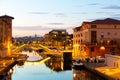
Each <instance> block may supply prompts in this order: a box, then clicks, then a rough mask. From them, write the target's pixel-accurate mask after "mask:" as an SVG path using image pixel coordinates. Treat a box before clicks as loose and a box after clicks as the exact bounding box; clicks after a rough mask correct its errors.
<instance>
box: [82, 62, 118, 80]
mask: <svg viewBox="0 0 120 80" xmlns="http://www.w3.org/2000/svg"><path fill="white" fill-rule="evenodd" d="M84 66H85V68H86V69H88V70H90V71H92V72H93V73H95V74H98V75H100V76H102V77H104V78H105V79H106V80H120V69H119V68H112V67H109V66H107V65H106V64H104V63H84Z"/></svg>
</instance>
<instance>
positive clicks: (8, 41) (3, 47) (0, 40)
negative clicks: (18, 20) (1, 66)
mask: <svg viewBox="0 0 120 80" xmlns="http://www.w3.org/2000/svg"><path fill="white" fill-rule="evenodd" d="M12 19H14V18H13V17H10V16H7V15H4V16H0V57H6V56H9V55H11V46H12Z"/></svg>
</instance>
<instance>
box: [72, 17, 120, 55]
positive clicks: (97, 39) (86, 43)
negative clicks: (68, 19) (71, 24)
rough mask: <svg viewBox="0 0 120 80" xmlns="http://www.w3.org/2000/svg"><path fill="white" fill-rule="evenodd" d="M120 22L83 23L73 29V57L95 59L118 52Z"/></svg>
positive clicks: (119, 46)
mask: <svg viewBox="0 0 120 80" xmlns="http://www.w3.org/2000/svg"><path fill="white" fill-rule="evenodd" d="M119 36H120V20H115V19H111V18H106V19H103V20H95V21H92V22H83V23H82V25H81V26H79V27H76V28H74V29H73V44H74V45H73V47H74V49H73V56H74V57H78V56H81V57H96V56H103V57H104V54H105V53H108V52H111V53H113V54H114V53H116V54H117V53H119V52H120V50H119V49H120V37H119Z"/></svg>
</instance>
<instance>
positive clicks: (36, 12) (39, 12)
mask: <svg viewBox="0 0 120 80" xmlns="http://www.w3.org/2000/svg"><path fill="white" fill-rule="evenodd" d="M29 13H30V14H49V13H48V12H29Z"/></svg>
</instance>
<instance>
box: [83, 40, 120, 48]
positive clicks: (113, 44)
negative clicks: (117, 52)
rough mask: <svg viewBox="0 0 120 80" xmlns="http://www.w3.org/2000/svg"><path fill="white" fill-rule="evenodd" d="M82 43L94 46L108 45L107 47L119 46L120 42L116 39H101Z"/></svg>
mask: <svg viewBox="0 0 120 80" xmlns="http://www.w3.org/2000/svg"><path fill="white" fill-rule="evenodd" d="M81 45H85V46H89V47H93V46H106V47H119V45H120V43H118V42H116V41H109V42H108V41H100V42H92V43H90V42H82V43H81Z"/></svg>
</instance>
